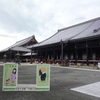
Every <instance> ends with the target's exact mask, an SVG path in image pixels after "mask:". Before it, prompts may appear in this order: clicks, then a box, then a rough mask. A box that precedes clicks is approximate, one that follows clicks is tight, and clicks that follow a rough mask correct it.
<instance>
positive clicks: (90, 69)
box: [51, 65, 100, 72]
mask: <svg viewBox="0 0 100 100" xmlns="http://www.w3.org/2000/svg"><path fill="white" fill-rule="evenodd" d="M51 67H56V68H65V69H77V70H85V71H97V72H100V70H98V69H97V70H95V69H85V68H73V67H62V66H52V65H51Z"/></svg>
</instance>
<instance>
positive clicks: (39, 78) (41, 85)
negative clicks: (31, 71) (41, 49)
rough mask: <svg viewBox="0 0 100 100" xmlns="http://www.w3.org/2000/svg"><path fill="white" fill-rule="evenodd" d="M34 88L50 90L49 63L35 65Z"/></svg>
mask: <svg viewBox="0 0 100 100" xmlns="http://www.w3.org/2000/svg"><path fill="white" fill-rule="evenodd" d="M36 90H40V91H49V90H50V65H49V64H39V65H37V75H36Z"/></svg>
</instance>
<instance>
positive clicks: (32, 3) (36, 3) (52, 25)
mask: <svg viewBox="0 0 100 100" xmlns="http://www.w3.org/2000/svg"><path fill="white" fill-rule="evenodd" d="M97 17H100V0H0V50H2V49H4V48H6V47H9V46H10V45H12V44H14V43H15V42H16V41H19V40H21V39H24V38H26V37H29V36H32V35H35V38H36V39H37V41H39V42H40V41H43V40H44V39H46V38H48V37H50V36H52V35H53V34H55V33H56V32H57V30H58V29H62V28H65V27H68V26H71V25H74V24H78V23H80V22H84V21H87V20H90V19H93V18H97Z"/></svg>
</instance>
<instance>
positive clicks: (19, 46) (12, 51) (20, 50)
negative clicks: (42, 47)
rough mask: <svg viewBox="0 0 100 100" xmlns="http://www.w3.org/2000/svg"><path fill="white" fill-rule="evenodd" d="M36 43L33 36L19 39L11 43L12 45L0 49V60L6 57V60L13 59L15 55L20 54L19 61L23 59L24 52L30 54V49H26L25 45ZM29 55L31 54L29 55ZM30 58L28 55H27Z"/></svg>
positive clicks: (24, 57) (15, 57)
mask: <svg viewBox="0 0 100 100" xmlns="http://www.w3.org/2000/svg"><path fill="white" fill-rule="evenodd" d="M36 43H38V42H37V40H36V39H35V36H34V35H33V36H30V37H28V38H25V39H23V40H20V41H18V42H16V43H15V44H13V45H12V46H10V47H8V48H6V49H3V50H1V51H0V60H1V61H3V60H4V59H5V57H6V61H15V60H16V59H17V56H20V61H23V60H24V59H26V56H24V55H26V53H30V54H31V49H28V48H27V46H30V45H33V44H36ZM30 56H31V55H30ZM28 58H29V59H31V58H30V57H28Z"/></svg>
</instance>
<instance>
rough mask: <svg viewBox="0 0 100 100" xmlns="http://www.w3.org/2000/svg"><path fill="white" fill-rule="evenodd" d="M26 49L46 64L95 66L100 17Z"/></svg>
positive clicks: (99, 58)
mask: <svg viewBox="0 0 100 100" xmlns="http://www.w3.org/2000/svg"><path fill="white" fill-rule="evenodd" d="M27 48H28V49H32V50H34V52H35V53H37V54H38V59H39V60H41V61H44V62H47V63H60V64H61V63H62V64H63V63H64V64H67V63H68V62H72V63H73V64H76V63H78V62H80V63H81V64H87V65H89V64H91V63H94V64H96V63H97V62H99V61H100V17H99V18H96V19H92V20H89V21H86V22H83V23H80V24H77V25H73V26H70V27H67V28H64V29H60V30H58V32H57V33H56V34H54V35H53V36H51V37H50V38H48V39H46V40H44V41H42V42H40V43H37V44H34V45H31V46H28V47H27Z"/></svg>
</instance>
